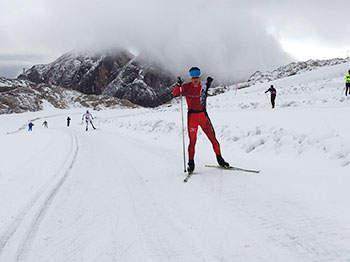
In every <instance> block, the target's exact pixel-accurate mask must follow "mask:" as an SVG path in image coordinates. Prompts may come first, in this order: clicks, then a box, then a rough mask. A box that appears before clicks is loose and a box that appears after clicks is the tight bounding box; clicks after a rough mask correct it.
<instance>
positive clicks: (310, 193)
mask: <svg viewBox="0 0 350 262" xmlns="http://www.w3.org/2000/svg"><path fill="white" fill-rule="evenodd" d="M349 68H350V64H349V63H348V64H342V65H337V66H333V67H326V68H321V69H318V70H315V71H312V72H308V73H304V74H300V75H296V76H294V77H290V78H286V79H281V80H277V81H275V82H273V84H274V85H275V87H276V88H277V91H278V98H277V101H276V102H277V108H276V109H274V110H271V108H270V105H269V101H268V98H267V97H266V95H265V94H264V91H265V90H266V89H267V88H268V87H269V85H270V84H271V83H269V84H257V85H255V86H252V87H250V88H249V89H241V90H238V91H237V92H236V90H234V87H232V91H229V92H228V93H225V94H221V95H218V96H215V97H209V98H208V112H209V115H210V117H211V120H212V122H213V124H214V127H215V129H216V135H217V138H218V140H219V142H220V144H221V147H222V153H223V156H224V158H225V159H226V160H227V161H228V162H229V163H230V164H231V165H234V166H239V167H245V168H250V169H259V170H262V171H261V173H260V174H258V175H257V174H249V173H241V172H235V171H228V170H219V169H209V168H206V167H205V164H215V162H216V161H215V155H214V153H213V152H212V149H211V145H210V143H209V141H208V140H207V139H206V137H205V135H204V134H203V132H199V137H198V141H197V146H196V156H195V162H196V170H195V173H194V175H193V176H192V177H191V179H190V180H189V182H188V183H183V179H184V177H185V173H184V172H183V162H182V141H181V117H180V113H179V112H180V111H179V100H178V99H177V100H174V101H173V103H171V104H169V105H164V106H162V107H159V108H157V109H116V110H103V111H96V112H92V113H93V115H94V116H95V121H94V122H95V125H96V126H97V128H98V129H97V130H89V131H88V132H85V129H84V125H83V124H82V123H81V115H82V114H83V110H78V109H72V110H56V109H52V108H50V109H47V110H44V111H41V112H37V113H24V114H12V115H2V116H0V123H1V124H0V145H1V149H2V150H0V161H1V162H0V163H1V164H0V261H1V262H2V261H6V262H11V261H32V262H34V261H35V262H39V261H43V262H44V261H45V262H47V261H50V262H51V261H59V262H61V261H84V262H85V261H136V262H139V261H152V262H153V261H159V262H165V261H181V262H184V261H185V262H187V261H188V262H195V261H235V262H241V261H242V262H243V261H244V262H251V261H259V262H261V261H263V262H265V261H266V262H274V261H286V262H288V261H293V262H304V261H305V262H306V261H313V262H314V261H323V262H324V261H329V262H335V261H341V262H345V261H350V249H349V242H350V209H349V203H348V202H349V200H350V190H349V185H350V132H349V130H350V98H346V97H345V96H344V94H343V90H344V79H343V77H344V75H345V73H346V72H347V70H348V69H349ZM68 115H69V116H70V117H71V118H72V125H71V127H70V128H67V127H66V126H65V124H66V118H67V116H68ZM30 119H36V120H35V121H34V124H35V125H34V128H33V131H32V132H28V131H27V128H26V124H27V122H28V120H30ZM44 120H47V121H48V123H49V128H48V129H45V128H44V127H42V125H41V124H42V122H43V121H44ZM186 143H187V142H186Z"/></svg>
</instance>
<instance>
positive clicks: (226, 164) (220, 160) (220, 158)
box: [216, 155, 230, 168]
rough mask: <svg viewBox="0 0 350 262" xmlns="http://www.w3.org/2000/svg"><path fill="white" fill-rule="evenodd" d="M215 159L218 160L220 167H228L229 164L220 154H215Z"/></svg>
mask: <svg viewBox="0 0 350 262" xmlns="http://www.w3.org/2000/svg"><path fill="white" fill-rule="evenodd" d="M216 160H217V161H218V164H219V165H220V166H221V167H224V168H228V167H230V164H229V163H227V162H225V160H224V159H223V158H222V156H221V155H217V156H216Z"/></svg>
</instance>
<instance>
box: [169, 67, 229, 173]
mask: <svg viewBox="0 0 350 262" xmlns="http://www.w3.org/2000/svg"><path fill="white" fill-rule="evenodd" d="M189 72H190V77H191V82H189V83H185V84H183V83H182V80H181V79H179V80H178V82H177V84H176V86H175V88H174V90H173V96H179V95H181V94H182V95H185V96H186V102H187V108H188V114H187V121H188V125H187V128H188V136H189V139H190V143H189V145H188V158H189V161H188V169H187V170H188V172H190V173H192V172H193V170H194V167H195V165H194V154H195V145H196V141H197V131H198V126H200V127H201V128H202V130H203V131H204V133H205V134H206V135H207V137H208V139H209V140H210V142H211V143H212V145H213V149H214V152H215V154H216V159H217V161H218V164H219V165H220V166H222V167H229V166H230V165H229V163H227V162H225V160H224V159H223V158H222V156H221V151H220V145H219V142H218V141H217V140H216V137H215V131H214V127H213V125H212V124H211V121H210V119H209V116H208V113H207V110H206V99H207V93H208V89H209V87H210V84H211V82H212V81H213V79H212V78H211V77H208V78H207V82H201V81H200V75H201V72H200V69H199V68H198V67H192V68H191V69H190V71H189Z"/></svg>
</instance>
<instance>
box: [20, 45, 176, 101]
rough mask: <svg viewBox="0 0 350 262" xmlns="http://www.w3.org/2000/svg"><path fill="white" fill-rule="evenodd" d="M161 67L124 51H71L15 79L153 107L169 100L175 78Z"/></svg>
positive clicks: (34, 67) (36, 66)
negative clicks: (107, 96)
mask: <svg viewBox="0 0 350 262" xmlns="http://www.w3.org/2000/svg"><path fill="white" fill-rule="evenodd" d="M163 68H164V67H163V66H161V65H158V64H157V63H155V62H151V61H150V60H148V59H146V58H145V57H143V58H141V57H140V56H139V57H137V58H135V57H134V56H133V55H132V54H131V53H130V52H128V51H127V50H117V51H109V52H103V53H102V52H100V53H95V54H88V53H74V52H71V53H67V54H64V55H63V56H61V57H60V58H58V59H57V60H55V61H54V62H52V63H50V64H47V65H35V66H33V67H32V68H31V69H29V70H27V71H26V72H25V73H24V74H21V75H20V76H19V77H18V78H19V79H27V80H30V81H32V82H35V83H46V84H52V85H56V86H61V87H64V88H68V89H73V90H77V91H80V92H82V93H84V94H95V95H101V94H103V95H109V96H114V97H117V98H121V99H126V100H129V101H131V102H132V103H135V104H138V105H142V106H145V107H155V106H158V105H161V104H163V103H165V102H168V101H169V100H170V99H171V98H172V96H171V85H172V83H174V82H175V77H174V76H172V75H171V74H170V73H169V72H167V71H166V70H164V69H163Z"/></svg>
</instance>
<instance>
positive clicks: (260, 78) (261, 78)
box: [243, 58, 350, 86]
mask: <svg viewBox="0 0 350 262" xmlns="http://www.w3.org/2000/svg"><path fill="white" fill-rule="evenodd" d="M347 62H350V59H349V58H346V59H343V58H334V59H328V60H308V61H306V62H293V63H290V64H288V65H286V66H281V67H279V68H277V69H276V70H273V71H271V72H270V71H266V72H261V71H257V72H255V73H254V74H253V75H251V76H250V78H249V79H248V81H247V82H246V86H250V85H253V84H255V83H266V82H270V81H273V80H277V79H280V78H285V77H289V76H293V75H296V74H301V73H304V72H307V71H312V70H315V69H317V68H320V67H324V66H332V65H338V64H343V63H347ZM243 86H244V85H243Z"/></svg>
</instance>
